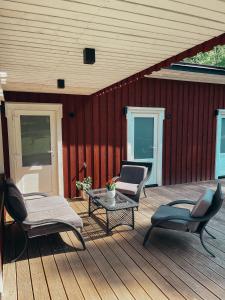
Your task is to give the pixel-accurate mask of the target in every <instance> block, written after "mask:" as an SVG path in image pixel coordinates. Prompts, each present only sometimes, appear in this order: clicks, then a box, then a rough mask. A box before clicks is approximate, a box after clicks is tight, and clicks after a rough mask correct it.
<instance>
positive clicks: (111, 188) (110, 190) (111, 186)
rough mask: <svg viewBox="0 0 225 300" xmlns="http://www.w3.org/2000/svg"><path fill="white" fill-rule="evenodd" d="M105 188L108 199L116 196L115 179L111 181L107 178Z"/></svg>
mask: <svg viewBox="0 0 225 300" xmlns="http://www.w3.org/2000/svg"><path fill="white" fill-rule="evenodd" d="M105 187H106V189H107V194H106V196H107V198H109V199H113V198H115V196H116V183H115V181H113V180H112V179H111V180H109V181H108V182H107V183H106V185H105Z"/></svg>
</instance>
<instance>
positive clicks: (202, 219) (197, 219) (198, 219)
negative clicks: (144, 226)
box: [154, 215, 210, 226]
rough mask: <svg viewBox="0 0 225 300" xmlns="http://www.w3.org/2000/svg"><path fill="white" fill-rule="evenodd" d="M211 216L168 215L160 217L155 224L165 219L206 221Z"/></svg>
mask: <svg viewBox="0 0 225 300" xmlns="http://www.w3.org/2000/svg"><path fill="white" fill-rule="evenodd" d="M209 219H210V218H209V216H203V217H191V216H189V217H180V216H175V215H174V216H167V217H162V218H160V219H159V220H158V221H157V222H155V224H154V226H158V225H159V224H160V223H162V222H165V221H171V220H183V221H188V222H205V221H208V220H209Z"/></svg>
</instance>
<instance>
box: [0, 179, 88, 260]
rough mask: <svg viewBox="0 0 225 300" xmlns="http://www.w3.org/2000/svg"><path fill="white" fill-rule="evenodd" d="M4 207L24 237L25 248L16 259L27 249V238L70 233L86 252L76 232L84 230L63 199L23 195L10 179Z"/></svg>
mask: <svg viewBox="0 0 225 300" xmlns="http://www.w3.org/2000/svg"><path fill="white" fill-rule="evenodd" d="M4 205H5V207H6V210H7V212H8V213H9V215H10V216H11V217H12V218H13V219H14V222H16V223H17V224H18V225H19V227H20V228H21V229H22V232H23V234H24V239H25V242H24V247H23V249H22V250H21V252H20V253H19V254H18V256H17V257H16V258H15V259H14V260H13V261H16V260H18V259H19V258H20V257H21V256H22V255H23V253H24V252H25V250H26V248H27V243H28V238H34V237H37V236H43V235H49V234H52V233H59V232H64V231H69V230H72V231H73V232H74V234H75V235H76V236H77V238H78V240H79V241H80V242H81V244H82V248H80V249H78V250H85V248H86V247H85V243H84V240H83V237H82V235H81V233H80V231H79V230H81V229H82V228H83V222H82V219H81V218H80V216H78V214H77V213H76V212H75V211H74V210H73V209H72V208H71V207H70V205H69V203H68V202H67V200H66V199H65V198H64V197H62V196H48V195H47V194H44V193H29V194H24V195H22V194H21V192H20V191H19V189H18V188H17V187H16V185H15V184H14V182H13V181H12V180H11V179H7V180H6V181H5V188H4Z"/></svg>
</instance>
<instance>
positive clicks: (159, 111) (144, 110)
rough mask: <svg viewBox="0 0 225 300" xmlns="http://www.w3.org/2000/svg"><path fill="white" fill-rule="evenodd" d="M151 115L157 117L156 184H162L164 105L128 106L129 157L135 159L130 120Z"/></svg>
mask: <svg viewBox="0 0 225 300" xmlns="http://www.w3.org/2000/svg"><path fill="white" fill-rule="evenodd" d="M148 114H149V115H151V116H153V117H155V118H156V119H157V132H155V134H156V135H157V136H156V137H155V138H156V139H157V151H156V163H157V165H156V184H158V185H159V186H160V185H162V151H163V120H164V118H165V108H162V107H134V106H127V115H126V118H127V159H128V160H133V159H134V158H133V155H132V145H131V143H132V142H131V140H133V133H132V132H131V130H130V128H129V120H131V119H132V118H133V116H134V115H135V116H137V115H140V116H143V115H148Z"/></svg>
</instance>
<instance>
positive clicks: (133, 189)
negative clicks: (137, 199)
mask: <svg viewBox="0 0 225 300" xmlns="http://www.w3.org/2000/svg"><path fill="white" fill-rule="evenodd" d="M116 189H117V191H119V192H120V193H122V194H127V195H136V194H137V190H138V184H133V183H127V182H121V181H118V182H116Z"/></svg>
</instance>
